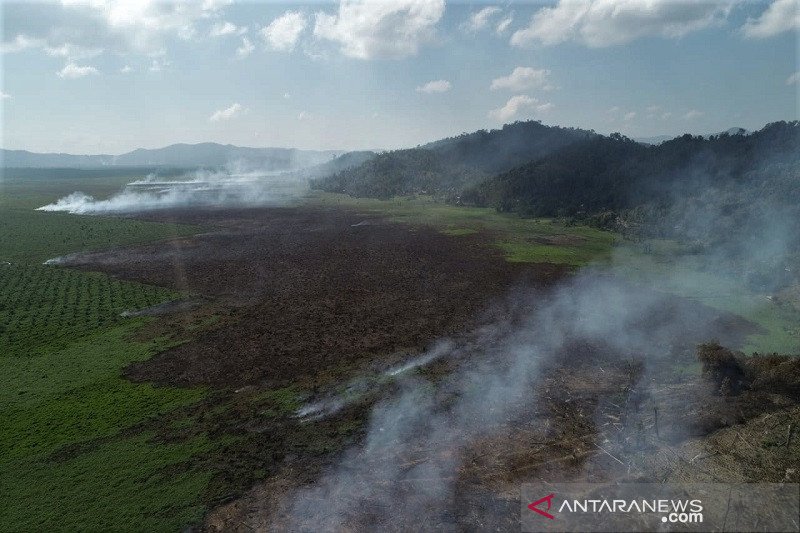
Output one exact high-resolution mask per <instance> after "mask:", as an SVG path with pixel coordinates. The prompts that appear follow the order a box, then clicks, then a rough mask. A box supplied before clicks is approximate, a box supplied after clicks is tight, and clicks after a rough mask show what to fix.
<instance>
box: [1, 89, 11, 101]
mask: <svg viewBox="0 0 800 533" xmlns="http://www.w3.org/2000/svg"><path fill="white" fill-rule="evenodd" d="M9 98H11V95H10V94H8V93H7V92H4V91H0V100H8V99H9Z"/></svg>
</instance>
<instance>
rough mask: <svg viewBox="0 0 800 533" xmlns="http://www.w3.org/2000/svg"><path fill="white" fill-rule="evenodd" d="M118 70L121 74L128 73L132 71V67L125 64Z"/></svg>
mask: <svg viewBox="0 0 800 533" xmlns="http://www.w3.org/2000/svg"><path fill="white" fill-rule="evenodd" d="M119 71H120V73H121V74H130V73H131V72H133V68H131V66H130V65H125V66H124V67H122V68H121V69H119Z"/></svg>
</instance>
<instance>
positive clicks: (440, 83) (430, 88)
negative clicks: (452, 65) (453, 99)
mask: <svg viewBox="0 0 800 533" xmlns="http://www.w3.org/2000/svg"><path fill="white" fill-rule="evenodd" d="M452 87H453V85H452V84H451V83H450V82H449V81H447V80H436V81H429V82H428V83H426V84H425V85H420V86H419V87H417V92H418V93H425V94H434V93H446V92H447V91H449V90H450V89H451V88H452Z"/></svg>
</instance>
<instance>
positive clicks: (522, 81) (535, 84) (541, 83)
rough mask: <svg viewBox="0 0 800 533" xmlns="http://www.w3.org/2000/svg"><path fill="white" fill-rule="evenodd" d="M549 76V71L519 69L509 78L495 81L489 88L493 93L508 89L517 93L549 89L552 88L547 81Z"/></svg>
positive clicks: (505, 77) (527, 68)
mask: <svg viewBox="0 0 800 533" xmlns="http://www.w3.org/2000/svg"><path fill="white" fill-rule="evenodd" d="M549 76H550V71H549V70H547V69H535V68H531V67H517V68H515V69H514V70H513V71H512V72H511V74H509V75H508V76H504V77H502V78H495V79H493V80H492V84H491V86H490V87H489V88H490V89H491V90H492V91H496V90H498V89H508V90H509V91H516V92H519V91H524V90H527V89H549V88H551V87H550V85H549V83H548V81H547V78H548V77H549Z"/></svg>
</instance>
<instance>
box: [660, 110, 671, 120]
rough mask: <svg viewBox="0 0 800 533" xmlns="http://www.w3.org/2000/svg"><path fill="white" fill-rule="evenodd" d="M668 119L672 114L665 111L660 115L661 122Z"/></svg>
mask: <svg viewBox="0 0 800 533" xmlns="http://www.w3.org/2000/svg"><path fill="white" fill-rule="evenodd" d="M670 117H672V113H671V112H669V111H665V112H664V113H661V120H667V119H669V118H670Z"/></svg>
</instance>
